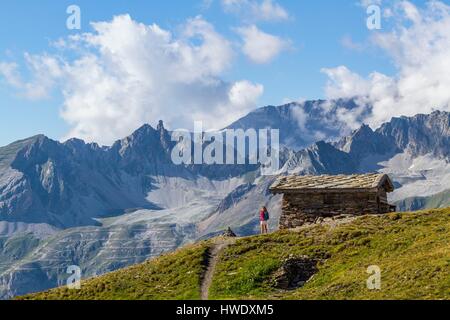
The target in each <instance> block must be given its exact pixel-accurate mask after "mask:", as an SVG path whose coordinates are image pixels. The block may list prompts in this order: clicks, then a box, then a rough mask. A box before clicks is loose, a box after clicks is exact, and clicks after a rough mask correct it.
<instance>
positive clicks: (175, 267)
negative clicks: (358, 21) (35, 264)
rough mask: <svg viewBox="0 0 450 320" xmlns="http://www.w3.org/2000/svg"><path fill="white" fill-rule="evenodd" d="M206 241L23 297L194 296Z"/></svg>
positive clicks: (196, 296) (153, 298)
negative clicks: (77, 287)
mask: <svg viewBox="0 0 450 320" xmlns="http://www.w3.org/2000/svg"><path fill="white" fill-rule="evenodd" d="M208 248H209V242H206V241H204V242H201V243H199V244H196V245H191V246H188V247H185V248H184V249H182V250H178V251H176V252H174V253H170V254H167V255H164V256H161V257H159V258H156V259H153V260H150V261H147V262H145V263H142V264H139V265H136V266H132V267H130V268H126V269H122V270H119V271H116V272H112V273H109V274H107V275H104V276H101V277H98V278H93V279H89V280H86V281H83V282H82V283H81V286H82V290H71V289H68V288H66V287H61V288H57V289H54V290H50V291H47V292H43V293H38V294H34V295H33V294H32V295H28V296H24V297H20V298H19V299H24V300H171V299H173V300H198V299H199V298H200V277H201V276H202V274H203V271H204V263H203V262H204V259H205V254H206V252H207V250H208Z"/></svg>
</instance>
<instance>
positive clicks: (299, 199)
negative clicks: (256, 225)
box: [280, 190, 391, 229]
mask: <svg viewBox="0 0 450 320" xmlns="http://www.w3.org/2000/svg"><path fill="white" fill-rule="evenodd" d="M282 211H283V212H282V214H281V217H280V229H291V228H296V227H300V226H302V225H305V224H309V223H316V222H317V220H318V219H319V218H328V217H334V216H340V215H357V216H359V215H365V214H380V213H387V212H390V211H391V207H390V206H389V204H388V203H387V198H386V192H384V191H381V190H380V191H379V192H335V193H333V192H310V193H309V192H306V193H286V194H284V196H283V205H282Z"/></svg>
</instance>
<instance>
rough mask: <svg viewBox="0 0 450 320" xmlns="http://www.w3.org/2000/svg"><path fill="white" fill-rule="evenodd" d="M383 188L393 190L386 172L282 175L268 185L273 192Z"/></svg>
mask: <svg viewBox="0 0 450 320" xmlns="http://www.w3.org/2000/svg"><path fill="white" fill-rule="evenodd" d="M378 188H385V190H386V191H387V192H392V191H394V185H393V183H392V180H391V179H390V178H389V176H388V175H386V174H379V173H373V174H354V175H338V176H330V175H322V176H284V177H280V178H278V179H277V181H275V183H274V184H273V185H272V186H271V187H270V191H272V192H273V193H285V192H301V191H315V190H316V191H319V190H323V191H327V190H330V191H331V190H341V191H344V190H361V191H364V190H367V191H369V190H374V189H378Z"/></svg>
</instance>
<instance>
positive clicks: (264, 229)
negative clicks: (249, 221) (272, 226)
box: [259, 207, 270, 234]
mask: <svg viewBox="0 0 450 320" xmlns="http://www.w3.org/2000/svg"><path fill="white" fill-rule="evenodd" d="M269 219H270V217H269V211H268V210H267V208H266V207H262V208H261V210H260V212H259V220H260V222H261V234H267V233H269V224H268V221H269Z"/></svg>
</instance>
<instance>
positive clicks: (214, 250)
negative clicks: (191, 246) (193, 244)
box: [200, 238, 236, 300]
mask: <svg viewBox="0 0 450 320" xmlns="http://www.w3.org/2000/svg"><path fill="white" fill-rule="evenodd" d="M235 242H236V239H235V238H218V239H216V240H215V241H214V243H213V245H212V246H211V248H210V250H209V255H208V258H207V261H206V271H205V274H204V276H203V279H202V284H201V287H200V293H201V298H202V300H208V296H209V288H210V287H211V283H212V279H213V276H214V271H215V270H216V266H217V263H218V262H219V258H220V254H221V253H222V252H223V251H224V250H225V249H226V248H227V247H228V246H229V245H231V244H233V243H235Z"/></svg>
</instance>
